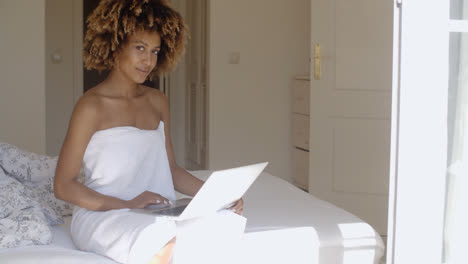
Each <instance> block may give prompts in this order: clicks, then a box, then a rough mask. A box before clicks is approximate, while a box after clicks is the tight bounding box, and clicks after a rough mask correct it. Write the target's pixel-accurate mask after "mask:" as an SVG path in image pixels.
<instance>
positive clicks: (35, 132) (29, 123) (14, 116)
mask: <svg viewBox="0 0 468 264" xmlns="http://www.w3.org/2000/svg"><path fill="white" fill-rule="evenodd" d="M44 1H45V0H34V1H30V0H1V1H0V36H1V41H0V58H1V59H0V80H1V82H0V83H1V84H0V128H1V129H0V141H3V142H8V143H11V144H15V145H18V146H20V147H22V148H24V149H27V150H30V151H34V152H37V153H45V68H44V64H45V3H44ZM13 25H14V26H13Z"/></svg>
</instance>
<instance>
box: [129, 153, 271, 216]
mask: <svg viewBox="0 0 468 264" xmlns="http://www.w3.org/2000/svg"><path fill="white" fill-rule="evenodd" d="M267 165H268V162H263V163H257V164H252V165H248V166H242V167H238V168H232V169H226V170H219V171H214V172H213V173H212V174H211V175H210V177H209V178H208V180H207V181H206V182H205V183H204V184H203V186H202V187H201V188H200V190H199V191H198V193H197V194H196V195H195V196H194V197H193V198H192V199H189V198H184V199H179V200H177V201H175V202H173V203H172V205H170V206H167V205H157V206H153V207H151V206H150V207H146V208H143V209H132V211H134V212H137V213H145V214H153V215H159V216H166V217H169V218H173V219H174V220H178V221H179V220H187V219H192V218H196V217H200V216H205V215H208V214H211V213H214V212H217V211H219V210H222V209H225V208H229V207H231V206H232V205H233V204H234V203H235V202H236V201H237V200H239V199H240V198H242V196H243V195H244V194H245V192H246V191H247V190H248V189H249V187H250V186H251V185H252V183H253V182H254V181H255V179H257V177H258V175H260V173H261V172H262V171H263V170H264V169H265V167H266V166H267ZM156 207H159V208H156Z"/></svg>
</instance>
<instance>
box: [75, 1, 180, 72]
mask: <svg viewBox="0 0 468 264" xmlns="http://www.w3.org/2000/svg"><path fill="white" fill-rule="evenodd" d="M86 22H87V32H86V36H85V39H84V52H83V57H84V65H85V67H86V69H88V70H91V69H96V70H98V71H99V72H101V71H102V70H106V69H109V70H110V69H112V67H113V66H114V65H115V63H116V51H117V50H118V49H119V47H120V45H121V44H123V43H125V41H126V40H127V38H128V37H129V36H130V35H132V34H134V33H135V32H136V31H140V30H147V31H156V32H157V33H158V34H159V35H160V36H161V50H160V52H159V54H158V62H157V64H156V67H155V68H154V69H153V71H152V72H151V73H150V75H149V77H150V79H152V78H153V77H154V76H160V75H166V74H168V73H169V72H171V71H172V70H173V69H174V68H175V67H176V65H177V63H178V61H179V59H180V57H181V56H182V54H183V52H184V46H185V41H186V37H187V36H186V35H187V27H186V25H185V22H184V20H183V18H182V16H181V15H180V14H179V13H178V12H176V11H174V10H173V9H172V8H171V7H170V6H169V3H168V2H167V1H166V0H101V2H100V3H99V5H98V6H97V7H96V9H95V10H94V11H93V12H92V13H91V15H89V17H88V19H87V20H86Z"/></svg>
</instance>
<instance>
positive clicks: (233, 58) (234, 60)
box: [229, 51, 240, 64]
mask: <svg viewBox="0 0 468 264" xmlns="http://www.w3.org/2000/svg"><path fill="white" fill-rule="evenodd" d="M239 63H240V52H238V51H233V52H231V53H230V54H229V64H239Z"/></svg>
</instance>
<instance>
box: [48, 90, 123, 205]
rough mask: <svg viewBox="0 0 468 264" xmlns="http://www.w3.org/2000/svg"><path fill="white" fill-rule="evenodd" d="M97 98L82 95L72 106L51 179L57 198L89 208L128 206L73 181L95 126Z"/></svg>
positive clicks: (121, 201) (97, 120)
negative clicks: (73, 107) (53, 176)
mask: <svg viewBox="0 0 468 264" xmlns="http://www.w3.org/2000/svg"><path fill="white" fill-rule="evenodd" d="M98 106H99V104H98V102H97V99H96V98H93V97H92V96H83V97H82V98H81V99H80V100H79V101H78V103H77V104H76V106H75V109H74V110H73V114H72V117H71V120H70V124H69V127H68V131H67V135H66V137H65V141H64V143H63V146H62V149H61V151H60V156H59V159H58V163H57V169H56V171H55V179H54V193H55V197H57V198H58V199H61V200H64V201H67V202H70V203H72V204H75V205H78V206H79V207H83V208H87V209H89V210H93V211H107V210H112V209H121V208H128V207H129V205H128V201H124V200H120V199H118V198H115V197H111V196H106V195H103V194H100V193H98V192H96V191H94V190H92V189H90V188H88V187H86V186H85V185H83V184H81V183H79V182H78V181H77V178H78V174H79V171H80V169H81V164H82V161H83V156H84V153H85V151H86V147H87V145H88V143H89V141H90V139H91V137H92V135H93V134H94V132H95V131H96V130H97V128H98V122H99V119H98Z"/></svg>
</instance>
